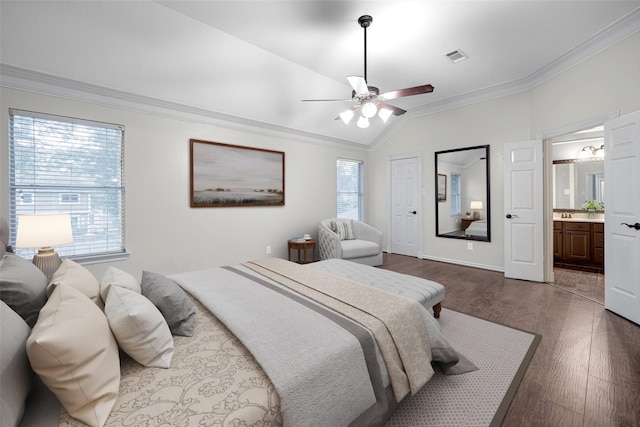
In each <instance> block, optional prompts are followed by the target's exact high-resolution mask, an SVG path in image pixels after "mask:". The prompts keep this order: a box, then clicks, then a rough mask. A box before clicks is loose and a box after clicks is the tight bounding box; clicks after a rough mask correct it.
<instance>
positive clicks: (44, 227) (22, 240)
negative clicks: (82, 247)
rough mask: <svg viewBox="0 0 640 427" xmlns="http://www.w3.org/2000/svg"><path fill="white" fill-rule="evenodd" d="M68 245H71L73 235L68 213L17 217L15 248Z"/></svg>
mask: <svg viewBox="0 0 640 427" xmlns="http://www.w3.org/2000/svg"><path fill="white" fill-rule="evenodd" d="M69 243H73V233H72V232H71V216H70V215H69V214H68V213H63V214H34V215H20V216H18V235H17V236H16V247H17V248H42V247H46V246H57V245H67V244H69Z"/></svg>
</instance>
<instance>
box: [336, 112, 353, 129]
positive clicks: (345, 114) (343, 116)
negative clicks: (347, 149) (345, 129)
mask: <svg viewBox="0 0 640 427" xmlns="http://www.w3.org/2000/svg"><path fill="white" fill-rule="evenodd" d="M339 115H340V118H341V119H342V121H343V122H344V124H345V125H348V124H349V122H350V121H351V119H353V110H345V111H343V112H342V113H340V114H339Z"/></svg>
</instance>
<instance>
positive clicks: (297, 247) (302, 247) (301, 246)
mask: <svg viewBox="0 0 640 427" xmlns="http://www.w3.org/2000/svg"><path fill="white" fill-rule="evenodd" d="M287 245H288V247H289V261H291V251H298V260H297V261H296V262H297V263H298V264H306V263H309V262H313V261H315V258H316V241H315V240H313V239H310V240H304V241H302V242H299V241H297V240H288V241H287ZM308 250H310V251H311V259H310V260H309V259H308V256H307V251H308ZM301 255H302V256H301Z"/></svg>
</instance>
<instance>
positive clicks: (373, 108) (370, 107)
mask: <svg viewBox="0 0 640 427" xmlns="http://www.w3.org/2000/svg"><path fill="white" fill-rule="evenodd" d="M377 112H378V106H377V105H376V104H374V103H373V102H367V103H365V104H364V105H363V106H362V115H363V116H365V117H366V118H367V119H370V118H371V117H373V116H375V115H376V113H377Z"/></svg>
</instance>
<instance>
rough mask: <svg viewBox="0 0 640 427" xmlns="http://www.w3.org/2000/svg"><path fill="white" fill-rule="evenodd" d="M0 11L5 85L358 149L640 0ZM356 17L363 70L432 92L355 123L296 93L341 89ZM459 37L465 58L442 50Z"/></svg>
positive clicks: (540, 63) (547, 55) (524, 80)
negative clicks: (367, 22)
mask: <svg viewBox="0 0 640 427" xmlns="http://www.w3.org/2000/svg"><path fill="white" fill-rule="evenodd" d="M0 14H1V21H0V31H1V33H0V34H1V38H0V43H1V45H0V65H1V67H2V68H1V71H2V80H1V81H2V85H3V86H7V87H17V88H22V89H29V90H40V91H46V90H50V88H51V87H52V86H57V87H58V88H62V89H58V90H62V91H63V92H64V93H61V94H63V95H64V94H66V95H68V96H74V97H77V98H82V97H87V98H90V97H94V98H95V99H98V98H99V99H104V98H105V97H110V98H112V99H113V100H116V101H114V105H116V104H117V103H120V104H127V105H133V104H135V105H138V106H141V105H144V106H146V108H148V109H150V110H153V109H156V110H161V109H162V110H173V111H176V112H179V113H181V114H189V115H199V116H202V117H207V118H210V119H212V120H216V121H219V122H220V123H226V124H228V125H231V126H242V127H244V126H249V127H252V128H253V129H255V130H256V131H258V132H270V133H276V134H277V133H284V134H286V135H289V136H291V137H294V138H303V139H311V140H318V141H324V142H329V143H340V144H347V145H350V146H354V147H364V148H366V147H370V146H372V145H374V144H376V143H378V142H380V141H383V140H384V139H385V138H387V137H388V136H389V135H390V134H391V133H392V132H393V131H394V130H395V129H397V128H398V127H399V126H400V125H402V123H403V122H404V121H406V120H407V119H409V118H411V117H416V116H419V115H424V114H429V113H432V112H435V111H440V110H444V109H447V108H451V107H455V106H458V105H463V104H466V103H470V102H475V101H478V100H482V99H488V98H492V97H496V96H501V95H504V94H507V93H515V92H519V91H522V90H527V89H529V88H531V87H534V86H535V85H537V84H539V83H540V82H542V81H544V80H545V79H547V78H549V77H551V76H553V75H555V74H556V73H558V72H559V71H561V70H563V69H565V68H567V67H569V66H572V65H574V64H576V63H577V62H579V61H581V60H583V59H585V58H587V57H589V56H590V55H593V54H594V53H596V52H598V51H599V50H602V49H604V48H606V47H607V46H609V45H612V44H614V43H616V42H617V41H619V40H621V39H623V38H625V37H627V36H629V35H631V34H634V33H636V32H638V31H640V1H639V0H634V1H518V0H511V1H431V0H420V1H405V0H394V1H326V0H320V1H313V0H311V1H265V0H260V1H144V0H143V1H6V0H2V1H1V2H0ZM364 14H368V15H371V16H372V17H373V22H372V24H371V26H370V27H369V28H368V29H367V44H368V52H367V53H368V58H367V77H368V80H369V82H368V83H369V84H370V85H373V86H377V87H379V88H380V91H381V92H386V91H391V90H396V89H402V88H406V87H412V86H418V85H423V84H427V83H430V84H432V85H433V86H434V87H435V90H434V92H433V93H430V94H423V95H416V96H410V97H406V98H401V99H396V100H393V101H392V102H391V101H390V103H392V104H393V105H396V106H398V107H400V108H403V109H405V110H408V112H407V113H406V114H404V115H402V116H398V117H391V118H390V119H389V121H388V122H387V123H386V124H383V123H382V122H381V121H380V120H372V122H371V126H370V127H369V128H367V129H360V128H358V127H357V126H356V125H355V123H354V122H352V123H351V124H349V125H348V126H346V125H345V124H344V123H343V122H342V121H340V120H334V119H335V118H336V116H337V114H338V113H339V112H341V111H343V110H344V109H345V108H347V107H348V106H350V105H351V104H350V102H347V101H334V102H301V100H302V99H310V98H311V99H315V98H321V99H324V98H338V99H343V98H344V99H349V98H350V97H351V90H352V89H351V86H350V85H349V83H348V82H347V80H346V76H349V75H363V73H364V37H363V36H364V34H363V29H362V28H361V27H360V25H359V24H358V22H357V20H358V17H359V16H361V15H364ZM456 50H461V51H463V52H464V53H465V54H466V55H467V56H468V59H467V60H465V61H462V62H458V63H453V62H452V61H450V60H449V58H447V56H446V54H447V53H449V52H452V51H456ZM635 54H637V52H635ZM594 84H597V82H594ZM585 90H588V88H585ZM83 94H84V95H83ZM86 94H89V95H86Z"/></svg>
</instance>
